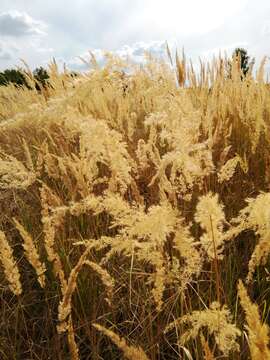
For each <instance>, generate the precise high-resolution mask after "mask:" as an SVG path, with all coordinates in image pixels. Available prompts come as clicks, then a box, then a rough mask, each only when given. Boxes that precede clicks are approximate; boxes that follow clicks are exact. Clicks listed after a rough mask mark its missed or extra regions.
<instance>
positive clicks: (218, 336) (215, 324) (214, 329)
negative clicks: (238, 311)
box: [165, 302, 241, 355]
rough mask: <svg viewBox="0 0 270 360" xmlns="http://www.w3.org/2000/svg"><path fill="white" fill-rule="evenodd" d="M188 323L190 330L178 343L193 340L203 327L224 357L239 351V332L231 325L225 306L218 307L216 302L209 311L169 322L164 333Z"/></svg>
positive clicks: (230, 317) (229, 315) (194, 312)
mask: <svg viewBox="0 0 270 360" xmlns="http://www.w3.org/2000/svg"><path fill="white" fill-rule="evenodd" d="M186 323H189V324H190V328H189V330H187V331H186V332H184V333H183V334H181V336H180V339H179V343H180V344H185V343H186V342H187V341H188V340H190V339H195V338H196V337H197V336H198V335H199V333H200V330H201V329H202V328H203V327H207V329H208V332H209V333H210V334H213V335H214V338H215V341H216V344H217V346H218V348H219V349H220V351H222V352H223V353H224V355H228V353H229V352H230V351H237V350H239V345H238V343H237V341H236V340H237V337H238V336H240V335H241V331H240V330H239V329H238V328H237V327H236V326H235V325H234V324H233V323H232V316H231V314H230V311H229V310H228V308H227V306H226V305H224V306H223V307H221V306H220V304H219V303H218V302H213V303H212V304H211V305H210V308H209V309H206V310H203V311H193V312H192V313H191V314H187V315H184V316H182V317H181V318H179V319H176V320H175V321H173V322H171V323H170V324H169V325H168V326H167V327H166V329H165V332H168V331H170V330H171V329H173V328H175V327H178V326H180V325H183V324H186Z"/></svg>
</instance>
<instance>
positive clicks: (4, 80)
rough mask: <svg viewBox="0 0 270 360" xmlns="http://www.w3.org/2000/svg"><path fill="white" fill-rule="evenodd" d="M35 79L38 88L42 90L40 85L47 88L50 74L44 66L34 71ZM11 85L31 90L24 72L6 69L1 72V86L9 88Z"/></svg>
mask: <svg viewBox="0 0 270 360" xmlns="http://www.w3.org/2000/svg"><path fill="white" fill-rule="evenodd" d="M33 76H34V79H35V80H36V88H37V90H40V85H41V86H43V87H45V86H46V84H48V80H49V74H48V72H47V70H46V69H44V68H43V67H42V66H40V67H38V68H36V69H35V70H34V71H33ZM10 83H12V84H14V85H16V86H25V87H27V88H28V89H30V86H29V84H28V82H27V80H26V77H25V75H24V73H23V71H21V70H19V69H6V70H4V71H3V72H0V86H7V85H9V84H10Z"/></svg>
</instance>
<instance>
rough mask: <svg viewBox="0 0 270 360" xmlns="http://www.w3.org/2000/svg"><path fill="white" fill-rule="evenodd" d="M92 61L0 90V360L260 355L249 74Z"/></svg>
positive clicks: (261, 273) (265, 240) (265, 276)
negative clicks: (43, 82)
mask: <svg viewBox="0 0 270 360" xmlns="http://www.w3.org/2000/svg"><path fill="white" fill-rule="evenodd" d="M169 55H170V57H171V58H172V56H171V54H169ZM94 65H95V66H94V69H93V70H91V71H89V72H86V73H84V74H82V75H80V76H79V77H77V78H75V79H74V78H73V77H71V76H70V75H69V74H68V73H67V72H64V73H61V72H60V71H59V69H58V68H57V65H56V64H55V63H52V64H51V65H50V69H49V72H50V80H49V81H50V84H51V85H50V86H49V87H47V88H42V89H41V91H37V90H36V89H35V87H34V86H32V87H33V88H34V90H29V89H26V88H20V89H18V88H15V87H14V86H12V85H10V86H8V87H2V88H0V210H1V212H0V214H1V215H0V239H1V241H0V245H1V249H0V260H1V266H2V267H1V270H0V283H1V287H0V297H1V301H0V312H1V327H0V357H1V359H8V360H9V359H68V358H70V359H96V360H97V359H119V358H122V357H124V358H127V359H136V360H137V359H138V360H143V359H151V360H155V359H157V360H163V359H166V360H168V359H215V358H219V359H221V358H222V359H253V360H261V359H262V354H263V356H264V359H268V358H269V353H270V350H269V347H268V346H269V344H268V341H269V332H268V326H269V311H270V300H269V299H270V296H269V295H270V283H269V281H270V280H269V258H268V256H269V252H270V245H269V244H270V242H269V233H270V201H269V200H270V193H269V180H270V161H269V159H270V128H269V126H270V89H269V85H268V84H266V83H265V82H264V77H263V72H264V70H263V63H262V65H261V67H260V68H259V70H258V73H257V77H256V78H255V77H254V76H253V75H252V73H249V74H247V76H246V77H244V78H243V76H242V74H241V70H240V68H239V62H238V59H234V62H233V64H232V66H231V72H230V76H228V68H229V65H228V60H227V59H222V58H219V59H214V60H213V62H212V63H211V64H203V63H201V68H200V72H199V73H196V72H195V70H194V69H193V67H192V65H189V66H188V65H187V61H186V59H185V57H184V56H182V58H181V57H180V56H178V55H177V56H176V61H175V67H174V69H172V68H170V67H169V66H168V65H166V64H165V63H163V62H160V61H157V60H154V59H150V60H149V62H148V63H147V64H146V65H144V66H143V67H136V66H133V65H130V64H123V63H122V62H121V61H120V60H119V59H115V58H113V57H109V58H108V62H107V65H106V66H105V67H104V68H99V67H98V66H97V64H94ZM123 67H126V68H127V69H128V72H127V73H129V75H125V74H124V73H123V72H122V69H123ZM26 76H27V79H28V82H29V85H30V86H31V84H32V85H33V81H34V80H33V76H32V75H31V72H30V71H29V70H27V72H26ZM239 280H241V281H242V282H240V283H239ZM238 283H239V284H240V285H239V287H238V289H239V297H240V299H239V298H238V291H237V284H238ZM243 283H244V284H245V285H243ZM256 329H257V330H256Z"/></svg>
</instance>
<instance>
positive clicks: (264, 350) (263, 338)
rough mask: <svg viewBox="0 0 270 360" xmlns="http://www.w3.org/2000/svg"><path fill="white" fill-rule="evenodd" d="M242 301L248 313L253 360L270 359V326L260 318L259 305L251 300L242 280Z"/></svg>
mask: <svg viewBox="0 0 270 360" xmlns="http://www.w3.org/2000/svg"><path fill="white" fill-rule="evenodd" d="M238 295H239V297H240V303H241V305H242V307H243V309H244V311H245V314H246V321H247V325H246V328H247V330H248V340H249V348H250V354H251V358H252V360H261V359H264V360H270V348H269V347H268V345H269V340H270V338H269V327H268V325H267V324H264V323H262V321H261V319H260V314H259V309H258V305H257V304H254V303H252V302H251V301H250V298H249V296H248V294H247V290H246V288H245V287H244V285H243V283H242V281H241V280H240V281H239V283H238Z"/></svg>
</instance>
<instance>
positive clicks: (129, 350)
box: [93, 324, 149, 360]
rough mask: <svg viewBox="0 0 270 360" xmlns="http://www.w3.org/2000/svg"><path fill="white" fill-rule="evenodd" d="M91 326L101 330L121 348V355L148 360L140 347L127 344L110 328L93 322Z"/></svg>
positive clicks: (129, 359)
mask: <svg viewBox="0 0 270 360" xmlns="http://www.w3.org/2000/svg"><path fill="white" fill-rule="evenodd" d="M93 326H94V327H95V328H96V329H97V330H98V331H100V332H102V333H103V334H104V335H106V336H108V337H109V338H110V339H111V340H112V342H113V343H114V344H115V345H116V346H117V347H118V348H119V349H120V350H121V351H123V355H124V357H125V358H126V359H128V360H149V358H148V357H147V355H146V354H145V352H144V351H143V349H142V348H141V347H135V346H131V345H128V344H127V342H126V340H125V339H123V338H120V336H119V335H117V334H116V333H115V332H113V331H112V330H109V329H106V328H105V327H104V326H101V325H99V324H93Z"/></svg>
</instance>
